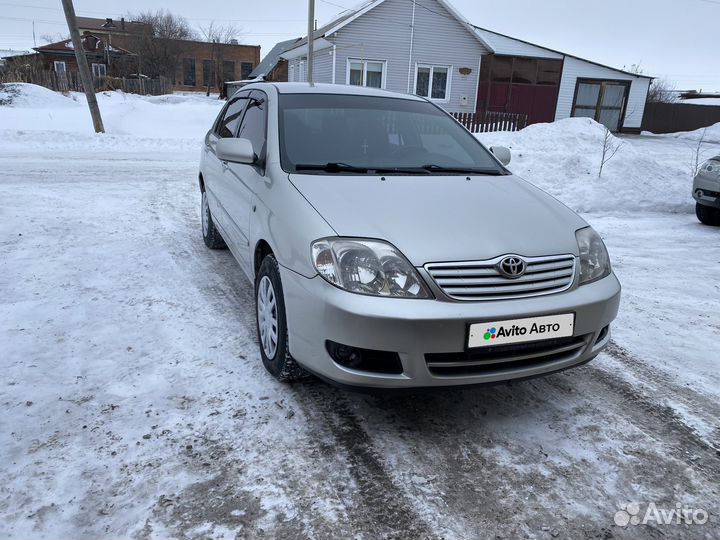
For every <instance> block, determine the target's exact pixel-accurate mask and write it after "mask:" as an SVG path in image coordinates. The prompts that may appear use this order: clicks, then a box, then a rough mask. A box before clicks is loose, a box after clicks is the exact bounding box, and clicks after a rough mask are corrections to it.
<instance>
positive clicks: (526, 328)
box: [467, 313, 575, 349]
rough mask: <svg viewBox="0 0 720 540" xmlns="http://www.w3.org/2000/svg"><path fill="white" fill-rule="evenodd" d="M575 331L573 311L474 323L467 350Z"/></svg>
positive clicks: (557, 335)
mask: <svg viewBox="0 0 720 540" xmlns="http://www.w3.org/2000/svg"><path fill="white" fill-rule="evenodd" d="M574 331H575V314H574V313H562V314H559V315H545V316H542V317H527V318H523V319H506V320H499V321H487V322H478V323H471V324H470V325H469V328H468V338H467V349H479V348H482V347H494V346H500V345H511V344H513V343H528V342H531V341H542V340H545V339H553V338H562V337H570V336H572V335H573V332H574Z"/></svg>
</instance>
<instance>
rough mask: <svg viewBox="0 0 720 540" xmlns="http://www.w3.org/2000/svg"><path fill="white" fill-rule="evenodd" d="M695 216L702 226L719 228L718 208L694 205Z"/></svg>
mask: <svg viewBox="0 0 720 540" xmlns="http://www.w3.org/2000/svg"><path fill="white" fill-rule="evenodd" d="M695 215H696V216H697V218H698V219H699V220H700V223H702V224H704V225H713V226H715V227H718V226H720V208H713V207H712V206H705V205H704V204H700V203H695Z"/></svg>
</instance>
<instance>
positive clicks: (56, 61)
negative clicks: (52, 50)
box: [53, 60, 67, 73]
mask: <svg viewBox="0 0 720 540" xmlns="http://www.w3.org/2000/svg"><path fill="white" fill-rule="evenodd" d="M58 66H62V71H58ZM53 69H54V70H55V73H67V66H66V65H65V62H63V61H61V60H55V61H54V62H53Z"/></svg>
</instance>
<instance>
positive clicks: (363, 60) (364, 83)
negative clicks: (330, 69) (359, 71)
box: [345, 58, 387, 90]
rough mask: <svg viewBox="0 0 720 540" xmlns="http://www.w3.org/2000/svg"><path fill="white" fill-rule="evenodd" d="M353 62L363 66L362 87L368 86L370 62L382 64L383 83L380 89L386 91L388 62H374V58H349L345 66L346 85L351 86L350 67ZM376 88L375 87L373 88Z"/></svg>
mask: <svg viewBox="0 0 720 540" xmlns="http://www.w3.org/2000/svg"><path fill="white" fill-rule="evenodd" d="M353 62H360V63H362V65H363V80H362V86H363V87H366V88H367V87H368V86H367V65H368V62H374V63H376V64H382V76H381V82H380V88H381V89H383V90H384V89H385V85H386V84H387V60H373V59H372V58H348V59H347V61H346V66H345V84H347V85H349V84H350V65H351V64H352V63H353ZM371 88H374V87H371Z"/></svg>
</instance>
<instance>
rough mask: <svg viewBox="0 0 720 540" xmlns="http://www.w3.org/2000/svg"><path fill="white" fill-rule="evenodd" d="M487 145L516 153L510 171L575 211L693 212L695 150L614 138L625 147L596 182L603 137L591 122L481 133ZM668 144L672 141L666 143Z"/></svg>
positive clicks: (574, 120) (660, 140) (656, 140)
mask: <svg viewBox="0 0 720 540" xmlns="http://www.w3.org/2000/svg"><path fill="white" fill-rule="evenodd" d="M477 137H478V139H480V140H481V141H482V142H483V143H484V144H486V145H488V146H491V145H504V146H507V147H509V148H510V149H512V152H513V157H512V162H511V163H510V167H509V168H510V169H511V170H512V171H513V172H514V173H516V174H518V175H520V176H522V177H523V178H525V179H526V180H528V181H529V182H532V183H533V184H535V185H537V186H538V187H540V188H542V189H544V190H546V191H547V192H549V193H551V194H552V195H554V196H555V197H557V198H558V199H560V200H561V201H562V202H564V203H565V204H567V205H568V206H570V207H571V208H573V209H574V210H579V211H584V212H608V211H628V212H636V211H638V210H645V211H658V212H690V211H692V209H693V205H694V203H693V200H692V198H691V197H690V190H691V185H692V184H691V182H692V175H691V174H690V162H691V157H692V156H691V154H692V149H691V148H690V147H689V146H688V147H687V149H686V148H685V145H678V144H677V143H673V144H672V145H669V144H664V143H665V140H664V139H663V138H662V137H658V138H644V137H632V136H622V137H615V136H611V137H612V138H611V143H612V144H613V145H621V146H620V148H619V150H618V152H617V153H616V155H615V157H614V158H612V159H611V160H610V161H608V162H607V163H606V164H605V167H604V169H603V173H602V177H600V178H598V171H599V168H600V160H601V155H602V149H603V141H604V137H605V129H604V127H603V126H602V125H600V124H598V123H597V122H595V121H594V120H591V119H589V118H568V119H565V120H559V121H557V122H553V123H551V124H534V125H531V126H528V127H527V128H525V129H523V130H522V131H518V132H496V133H480V134H478V135H477ZM668 142H669V141H668Z"/></svg>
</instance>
